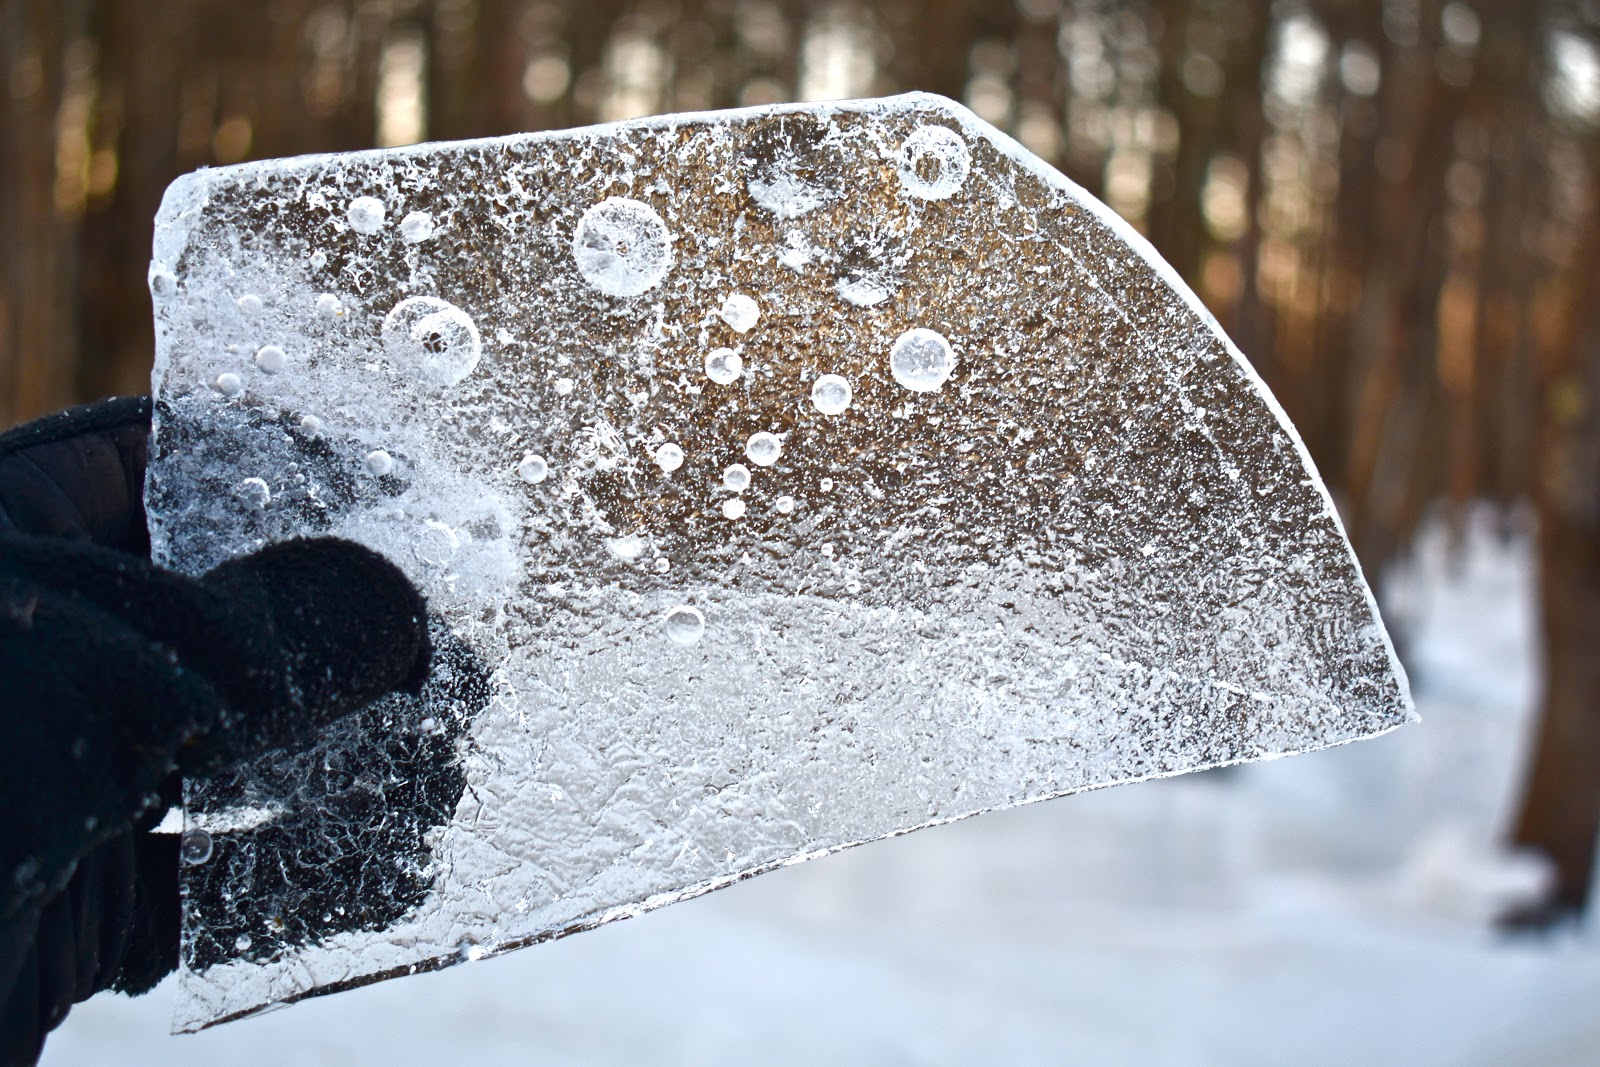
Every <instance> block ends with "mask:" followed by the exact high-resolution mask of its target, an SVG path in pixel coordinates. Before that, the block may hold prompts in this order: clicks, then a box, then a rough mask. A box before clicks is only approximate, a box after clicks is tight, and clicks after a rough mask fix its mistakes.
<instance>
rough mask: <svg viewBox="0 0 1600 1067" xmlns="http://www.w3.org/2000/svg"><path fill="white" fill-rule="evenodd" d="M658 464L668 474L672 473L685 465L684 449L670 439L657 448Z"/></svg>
mask: <svg viewBox="0 0 1600 1067" xmlns="http://www.w3.org/2000/svg"><path fill="white" fill-rule="evenodd" d="M656 466H658V467H660V468H661V469H662V470H663V471H664V472H666V473H667V474H671V473H672V472H673V471H675V470H677V469H678V468H679V467H681V466H683V449H681V448H679V447H678V446H677V445H675V444H673V443H672V442H670V441H669V442H667V443H666V444H664V445H662V446H661V447H660V448H658V449H656Z"/></svg>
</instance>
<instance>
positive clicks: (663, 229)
mask: <svg viewBox="0 0 1600 1067" xmlns="http://www.w3.org/2000/svg"><path fill="white" fill-rule="evenodd" d="M572 258H573V259H575V260H577V263H578V273H580V274H582V275H583V280H584V281H586V282H588V283H589V284H590V285H592V286H594V288H596V289H598V290H599V291H600V292H602V293H604V294H606V295H607V296H638V295H639V294H640V293H643V292H645V291H646V290H649V289H654V288H655V287H656V286H657V285H660V284H661V279H663V278H665V277H666V276H667V271H668V270H669V269H671V267H672V235H671V234H670V233H668V232H667V224H666V223H665V222H663V221H662V220H661V216H660V215H658V214H656V210H655V208H653V207H651V206H650V205H649V204H645V203H641V202H639V201H638V200H630V199H628V198H627V197H625V196H613V197H611V198H609V199H606V200H602V201H600V202H599V203H598V204H595V205H594V206H593V207H591V208H590V209H589V210H588V211H585V212H584V213H583V218H581V219H579V220H578V225H577V228H576V229H574V230H573V231H572Z"/></svg>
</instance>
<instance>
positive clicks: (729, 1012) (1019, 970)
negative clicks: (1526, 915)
mask: <svg viewBox="0 0 1600 1067" xmlns="http://www.w3.org/2000/svg"><path fill="white" fill-rule="evenodd" d="M1492 527H1493V523H1492V522H1491V520H1490V518H1489V516H1487V515H1486V514H1484V515H1479V516H1478V517H1477V518H1476V519H1475V521H1474V522H1473V523H1472V524H1471V526H1470V533H1469V536H1468V537H1467V539H1466V541H1465V543H1464V545H1463V546H1462V551H1461V552H1460V553H1459V554H1458V555H1457V556H1456V557H1455V558H1454V559H1451V558H1450V557H1449V554H1448V553H1447V552H1446V551H1445V550H1444V548H1445V545H1444V541H1445V539H1444V535H1443V534H1442V533H1436V534H1434V535H1431V536H1430V537H1428V538H1426V539H1425V542H1424V544H1423V545H1422V546H1421V550H1420V551H1419V553H1418V559H1419V562H1418V563H1417V564H1416V565H1414V566H1413V567H1411V568H1409V570H1408V571H1407V573H1406V574H1405V575H1404V576H1403V580H1402V581H1401V582H1400V583H1399V586H1398V589H1399V591H1400V595H1398V596H1397V597H1396V600H1395V610H1394V611H1393V612H1392V613H1391V622H1392V623H1393V624H1396V628H1397V629H1400V630H1402V631H1404V632H1405V634H1406V635H1407V640H1408V652H1409V656H1408V659H1409V664H1410V666H1411V669H1412V672H1413V678H1412V682H1413V685H1414V687H1415V690H1416V696H1417V702H1418V706H1419V710H1420V711H1421V712H1422V714H1423V717H1424V720H1425V721H1424V722H1423V724H1422V725H1421V726H1415V727H1408V728H1406V729H1404V730H1401V731H1399V732H1398V733H1395V734H1391V735H1389V736H1387V737H1383V738H1380V739H1378V740H1376V741H1371V742H1366V743H1362V744H1358V745H1353V746H1348V747H1345V748H1342V749H1337V750H1333V751H1329V752H1323V753H1318V754H1315V755H1311V756H1303V757H1297V758H1294V759H1287V760H1280V761H1277V762H1274V763H1269V764H1260V765H1255V766H1251V767H1246V768H1242V769H1237V770H1234V771H1231V772H1224V773H1219V774H1207V775H1198V776H1189V777H1187V778H1178V779H1172V780H1168V781H1162V782H1153V783H1148V784H1144V785H1138V786H1131V787H1124V788H1120V789H1110V790H1105V791H1101V792H1098V793H1092V794H1087V795H1083V796H1078V797H1069V798H1066V799H1063V800H1057V801H1053V802H1049V803H1045V804H1038V805H1034V806H1032V807H1027V808H1022V809H1018V810H1014V811H1009V812H999V813H994V814H990V815H986V816H982V817H980V818H976V819H970V820H968V821H966V822H963V823H957V824H955V825H952V826H947V827H942V828H937V829H933V830H925V831H923V832H921V833H917V834H913V835H911V836H909V837H906V838H901V839H898V840H894V841H887V842H881V843H878V844H874V845H870V846H868V847H865V848H860V849H856V850H853V851H851V852H847V853H844V854H841V855H838V856H833V857H829V858H827V859H823V860H819V861H816V862H813V863H808V864H803V865H801V866H799V867H793V868H788V869H786V870H782V871H779V872H776V873H773V874H768V875H764V876H762V877H760V878H757V879H754V880H752V881H750V882H746V883H744V884H741V885H738V886H734V887H733V888H730V889H726V890H723V891H721V892H718V893H714V894H712V895H710V896H708V897H704V898H702V899H699V900H695V901H690V902H687V903H683V904H677V905H673V906H672V907H670V908H666V909H664V910H662V911H659V912H655V913H652V914H649V915H646V916H644V917H642V918H639V919H634V920H630V921H627V922H623V923H615V924H612V925H610V926H607V927H604V928H602V929H600V930H597V931H594V932H592V933H587V934H582V935H579V936H577V937H573V938H568V939H567V940H564V941H560V942H556V943H554V944H550V945H544V946H540V947H537V948H533V949H528V950H525V951H522V952H518V953H513V954H511V955H509V956H506V957H503V958H499V959H493V960H486V961H483V962H479V963H473V964H467V965H463V966H460V967H457V968H454V969H452V970H449V971H445V972H442V973H439V974H435V975H424V976H418V977H414V978H408V979H403V980H399V981H392V982H387V983H383V984H380V985H377V986H373V987H369V988H367V989H362V990H357V991H355V992H351V993H345V994H341V995H338V996H334V997H329V998H325V999H321V1000H315V1001H309V1002H307V1003H304V1004H301V1005H298V1006H295V1007H293V1008H290V1009H287V1010H285V1011H281V1012H276V1013H273V1014H270V1015H267V1016H264V1017H261V1018H258V1019H252V1020H248V1021H245V1022H240V1023H232V1024H228V1025H225V1026H222V1027H219V1028H217V1029H214V1030H211V1031H207V1032H205V1033H203V1034H199V1035H196V1036H190V1037H169V1036H167V1033H166V1029H167V1019H168V1015H169V1013H170V1010H171V997H172V984H171V982H170V981H169V982H168V983H167V984H166V985H164V986H162V987H161V988H160V989H158V990H157V991H156V992H155V993H153V994H151V995H150V996H147V997H144V998H142V999H139V1000H129V999H126V998H121V997H111V996H102V997H100V998H98V999H96V1000H94V1001H91V1002H89V1003H88V1004H85V1005H83V1006H81V1007H79V1008H78V1009H77V1010H76V1011H74V1012H73V1014H72V1016H71V1017H70V1018H69V1019H68V1021H67V1023H66V1024H65V1025H64V1026H63V1027H62V1028H61V1030H60V1031H58V1032H57V1033H56V1035H55V1036H54V1037H52V1038H51V1040H50V1043H49V1045H48V1046H47V1048H46V1052H45V1057H44V1062H45V1063H47V1064H144V1063H150V1064H162V1065H165V1067H177V1065H179V1064H188V1063H195V1064H222V1063H226V1064H281V1063H295V1064H341V1065H345V1064H368V1063H371V1064H386V1065H387V1064H396V1063H411V1062H417V1063H421V1062H438V1061H444V1062H455V1061H457V1060H460V1059H470V1060H472V1061H474V1062H485V1063H500V1062H515V1063H524V1062H527V1063H542V1064H636V1063H650V1064H679V1063H681V1064H699V1063H732V1062H754V1063H797V1064H798V1063H818V1062H844V1063H872V1064H924V1063H927V1064H941V1063H952V1064H953V1063H961V1064H967V1063H1071V1064H1078V1063H1085V1064H1087V1063H1093V1064H1124V1063H1126V1064H1172V1065H1199V1064H1228V1065H1234V1064H1285V1063H1293V1064H1300V1065H1306V1064H1339V1065H1344V1064H1355V1063H1359V1064H1367V1063H1373V1064H1379V1063H1408V1064H1411V1065H1425V1064H1484V1065H1489V1064H1494V1065H1501V1064H1572V1065H1579V1064H1584V1065H1587V1064H1594V1063H1600V1012H1597V1011H1596V1010H1595V1007H1596V1005H1597V1004H1600V936H1596V934H1595V933H1594V931H1593V929H1592V927H1591V928H1590V929H1586V930H1583V931H1578V932H1570V931H1569V932H1567V933H1565V934H1562V935H1560V936H1558V937H1555V938H1553V939H1550V940H1546V941H1529V940H1509V941H1508V940H1506V939H1503V938H1501V937H1498V936H1497V935H1495V934H1493V933H1492V932H1490V931H1489V930H1488V929H1487V926H1486V922H1485V919H1486V917H1487V916H1488V915H1490V914H1492V913H1493V912H1494V911H1495V910H1497V908H1498V907H1499V906H1500V905H1501V904H1502V903H1503V902H1504V901H1505V900H1507V899H1509V898H1512V897H1515V896H1516V895H1517V894H1519V893H1525V892H1527V891H1528V890H1529V889H1530V888H1531V887H1532V886H1533V885H1536V884H1537V881H1538V878H1539V876H1540V872H1539V870H1538V868H1537V867H1536V866H1533V865H1530V864H1528V863H1526V862H1518V861H1516V860H1515V859H1513V858H1510V857H1506V856H1504V855H1502V854H1499V853H1497V852H1496V851H1495V849H1494V842H1495V840H1496V838H1497V836H1498V833H1499V830H1500V828H1501V826H1502V824H1503V823H1504V821H1505V820H1506V819H1507V818H1508V808H1509V806H1510V804H1511V802H1512V798H1513V797H1514V794H1515V789H1516V779H1517V777H1518V775H1519V773H1520V767H1521V762H1522V759H1523V757H1524V753H1525V748H1526V737H1525V734H1526V720H1527V714H1528V711H1529V708H1530V705H1531V703H1532V700H1533V699H1534V696H1535V680H1536V672H1535V656H1536V647H1535V645H1534V637H1535V634H1534V618H1533V599H1532V575H1531V572H1530V560H1529V556H1528V553H1527V550H1526V540H1525V539H1522V540H1518V539H1515V538H1513V539H1512V540H1510V541H1509V542H1505V541H1501V540H1499V539H1498V538H1497V537H1496V536H1494V533H1493V529H1492Z"/></svg>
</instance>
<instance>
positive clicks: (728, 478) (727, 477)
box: [722, 463, 750, 493]
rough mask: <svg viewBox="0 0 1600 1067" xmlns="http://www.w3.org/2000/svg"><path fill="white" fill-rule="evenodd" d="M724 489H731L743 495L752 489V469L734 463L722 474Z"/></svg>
mask: <svg viewBox="0 0 1600 1067" xmlns="http://www.w3.org/2000/svg"><path fill="white" fill-rule="evenodd" d="M722 487H723V488H724V489H731V490H732V491H733V492H735V493H742V492H744V491H745V490H746V489H748V488H750V468H749V467H746V466H745V465H744V464H743V463H734V464H732V465H730V466H729V467H728V469H727V470H725V471H723V472H722Z"/></svg>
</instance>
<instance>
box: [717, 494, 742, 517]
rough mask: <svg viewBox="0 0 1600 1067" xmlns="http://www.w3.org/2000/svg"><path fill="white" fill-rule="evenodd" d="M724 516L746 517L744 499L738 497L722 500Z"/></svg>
mask: <svg viewBox="0 0 1600 1067" xmlns="http://www.w3.org/2000/svg"><path fill="white" fill-rule="evenodd" d="M722 517H723V518H725V519H742V518H744V501H743V500H740V499H739V498H738V497H734V498H733V499H731V500H724V501H723V502H722Z"/></svg>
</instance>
